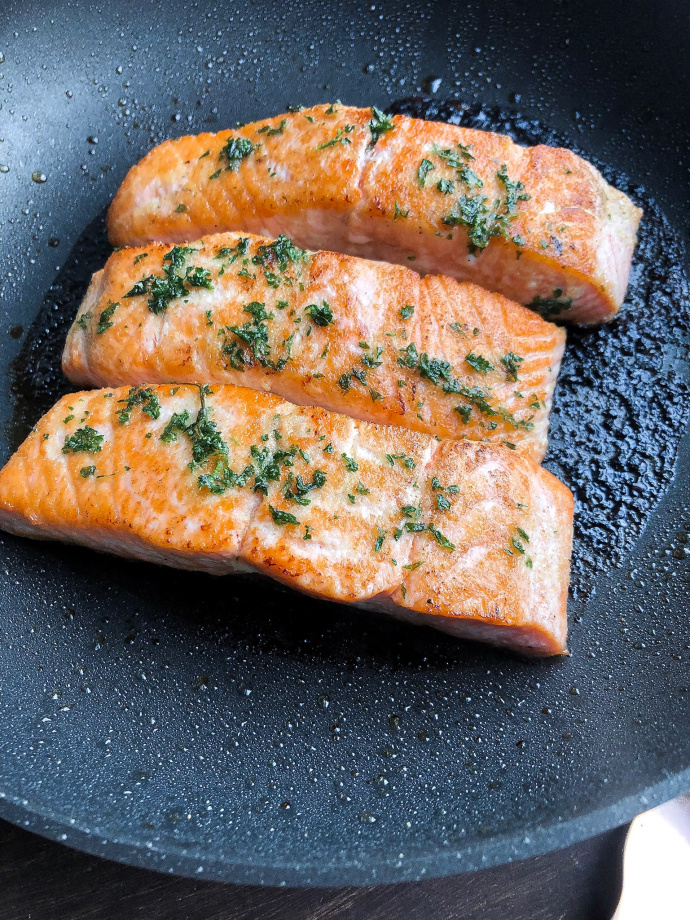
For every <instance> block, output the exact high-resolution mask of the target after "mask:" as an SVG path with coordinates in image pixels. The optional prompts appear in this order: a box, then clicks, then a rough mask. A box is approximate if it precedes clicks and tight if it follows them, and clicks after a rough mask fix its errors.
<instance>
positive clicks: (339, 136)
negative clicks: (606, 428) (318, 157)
mask: <svg viewBox="0 0 690 920" xmlns="http://www.w3.org/2000/svg"><path fill="white" fill-rule="evenodd" d="M326 114H328V113H326ZM354 130H355V126H354V125H345V127H344V128H338V130H337V131H336V132H335V136H334V137H332V138H331V139H330V141H324V143H323V144H318V145H317V147H316V149H317V150H326V148H327V147H335V145H336V144H351V143H352V141H351V140H350V138H349V137H348V136H347V135H348V134H351V133H352V132H353V131H354Z"/></svg>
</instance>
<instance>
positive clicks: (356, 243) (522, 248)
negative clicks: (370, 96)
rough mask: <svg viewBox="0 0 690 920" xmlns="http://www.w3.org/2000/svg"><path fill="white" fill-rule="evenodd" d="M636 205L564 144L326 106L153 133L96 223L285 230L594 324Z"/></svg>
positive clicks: (124, 240) (118, 229)
mask: <svg viewBox="0 0 690 920" xmlns="http://www.w3.org/2000/svg"><path fill="white" fill-rule="evenodd" d="M641 216H642V212H641V211H640V209H639V208H637V207H635V205H633V204H632V202H631V201H630V200H629V199H628V198H627V197H626V196H625V195H624V194H623V193H622V192H619V191H617V190H616V189H615V188H613V187H612V186H610V185H608V184H607V183H606V182H605V180H604V179H603V177H602V176H601V174H600V173H599V172H598V171H597V170H596V169H595V168H594V167H593V166H591V165H590V164H589V163H587V162H586V161H585V160H583V159H581V158H580V157H578V156H576V155H575V154H574V153H572V152H570V151H569V150H565V149H555V148H552V147H545V146H538V147H531V148H526V147H520V146H518V145H517V144H515V143H513V141H511V140H510V139H509V138H507V137H504V136H502V135H498V134H490V133H487V132H483V131H475V130H471V129H469V128H460V127H457V126H455V125H448V124H440V123H438V122H431V121H421V120H419V119H414V118H408V117H406V116H403V115H396V116H394V117H392V118H390V119H389V118H387V117H386V116H385V115H384V114H383V113H382V112H380V111H379V110H378V109H375V108H374V109H371V110H370V109H357V108H351V107H349V106H344V105H341V104H336V105H330V106H326V105H319V106H314V107H313V108H310V109H304V110H302V111H299V112H292V113H290V114H287V115H279V116H278V117H276V118H270V119H267V120H264V121H260V122H254V123H252V124H249V125H245V126H244V127H241V128H237V129H232V130H227V131H221V132H219V133H218V134H200V135H198V136H196V137H181V138H178V139H176V140H168V141H165V142H164V143H162V144H160V145H159V146H157V147H155V148H154V149H153V150H151V151H150V152H149V153H148V154H147V155H146V156H145V157H144V159H143V160H142V161H141V162H140V163H139V164H137V165H136V166H134V167H133V168H132V169H131V170H130V171H129V173H128V175H127V177H126V178H125V181H124V182H123V184H122V186H121V188H120V190H119V191H118V193H117V195H116V197H115V200H114V201H113V203H112V205H111V207H110V212H109V214H108V231H109V234H110V239H111V241H112V243H113V244H114V245H116V246H121V245H143V244H146V243H149V242H152V241H162V242H168V243H178V242H181V241H184V240H190V239H198V238H199V237H201V236H204V235H206V234H210V233H216V232H219V231H226V230H245V231H250V232H252V233H257V234H261V235H265V236H270V237H276V236H278V235H279V234H281V233H283V234H286V235H287V236H289V237H290V238H292V239H294V240H295V241H296V243H297V244H298V245H299V246H302V247H305V248H307V249H314V250H318V249H323V248H327V249H332V250H336V251H339V252H347V253H350V254H352V255H356V256H364V257H367V258H373V259H381V260H383V261H387V262H394V263H400V264H403V265H410V264H411V265H412V266H413V267H414V268H415V269H416V270H417V271H419V272H420V273H422V274H427V273H438V274H445V275H452V276H453V277H455V278H457V279H458V280H460V281H472V282H474V283H476V284H479V285H481V286H482V287H485V288H487V289H489V290H492V291H497V292H498V293H501V294H504V295H505V296H506V297H509V298H510V299H511V300H515V301H517V302H518V303H522V304H528V305H530V306H531V307H533V308H535V309H537V310H538V311H540V312H542V313H543V314H545V315H548V316H558V317H559V318H563V319H568V320H572V321H574V322H580V323H599V322H605V321H607V320H610V319H612V318H613V316H615V314H616V312H617V311H618V309H619V307H620V305H621V303H622V301H623V297H624V295H625V290H626V286H627V283H628V275H629V271H630V262H631V257H632V252H633V249H634V247H635V242H636V232H637V226H638V224H639V221H640V218H641Z"/></svg>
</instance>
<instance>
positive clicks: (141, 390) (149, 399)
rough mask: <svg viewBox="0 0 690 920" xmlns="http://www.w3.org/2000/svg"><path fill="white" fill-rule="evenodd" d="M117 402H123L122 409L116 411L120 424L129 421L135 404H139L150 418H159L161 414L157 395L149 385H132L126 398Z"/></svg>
mask: <svg viewBox="0 0 690 920" xmlns="http://www.w3.org/2000/svg"><path fill="white" fill-rule="evenodd" d="M118 402H121V403H124V404H125V407H124V409H119V410H118V412H117V415H118V418H119V421H120V424H121V425H126V424H127V423H128V422H129V420H130V418H131V417H132V412H133V411H134V409H135V408H136V406H141V411H142V412H143V413H144V414H145V415H148V416H149V418H152V419H157V418H159V417H160V414H161V407H160V403H159V401H158V396H157V395H156V394H155V392H154V391H153V390H152V389H151V388H150V387H132V389H131V390H130V391H129V394H128V396H127V398H126V399H120V400H118Z"/></svg>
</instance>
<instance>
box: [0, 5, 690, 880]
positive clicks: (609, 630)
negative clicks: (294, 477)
mask: <svg viewBox="0 0 690 920" xmlns="http://www.w3.org/2000/svg"><path fill="white" fill-rule="evenodd" d="M411 7H416V8H415V9H412V8H411ZM400 8H401V9H400V10H397V9H396V5H395V4H391V3H379V2H377V3H376V4H375V7H374V4H371V5H366V6H364V5H362V4H359V3H354V2H340V3H328V4H322V3H317V2H302V3H293V2H289V0H283V2H281V3H265V4H258V3H249V2H246V0H243V2H238V3H230V2H225V3H223V2H218V0H214V2H206V0H202V2H199V3H195V4H184V5H182V4H177V3H175V2H173V0H165V2H157V3H151V2H148V3H147V2H136V3H134V2H127V0H109V2H108V3H106V4H102V5H95V6H90V5H88V4H87V3H82V2H73V3H71V4H69V5H67V4H60V3H58V2H54V3H47V2H45V0H22V2H18V0H17V2H7V0H5V2H4V3H2V4H0V52H1V53H2V58H0V61H1V63H0V138H2V141H0V164H2V167H1V171H0V254H1V256H2V258H1V260H0V278H1V279H2V284H3V287H2V291H1V293H0V302H1V307H2V311H1V314H0V315H1V317H2V319H1V324H0V333H1V332H2V328H4V333H2V334H0V365H1V366H2V367H3V369H4V370H5V371H6V376H5V377H4V378H3V381H4V382H3V384H2V396H3V398H2V399H0V416H1V417H0V422H1V423H2V425H3V426H4V427H3V428H2V431H3V435H2V454H3V458H4V457H5V456H7V455H8V453H9V451H10V449H11V448H12V447H13V446H14V445H15V444H16V443H17V441H18V439H20V438H21V437H22V436H23V435H24V434H25V433H26V431H27V428H28V426H30V425H31V424H32V423H33V422H34V421H35V419H36V418H37V417H38V415H39V414H40V412H41V411H43V410H44V409H46V408H47V407H48V406H49V405H50V403H51V402H52V401H53V400H54V399H55V398H56V396H57V395H58V394H59V393H60V392H62V391H63V390H64V389H65V388H66V382H65V381H64V380H63V379H62V377H61V375H60V372H59V354H60V351H61V348H62V341H63V337H64V332H65V330H66V328H67V325H68V324H69V322H70V320H71V318H72V316H73V314H74V312H75V310H76V307H77V303H78V300H79V297H80V296H81V294H82V293H83V291H84V288H85V285H86V282H87V280H88V277H89V275H90V273H91V272H92V271H94V270H95V269H96V268H98V267H100V265H101V264H102V262H103V261H104V259H105V257H106V254H107V252H108V246H107V242H106V239H105V233H104V230H103V221H102V217H103V210H104V208H105V206H106V205H107V203H108V201H109V200H110V198H111V196H112V195H113V193H114V191H115V189H116V188H117V186H118V184H119V182H120V180H121V179H122V178H123V176H124V174H125V172H126V170H127V168H128V167H129V166H130V165H131V164H132V163H133V162H135V161H136V160H137V159H139V157H140V156H141V155H142V154H143V153H144V152H145V151H146V150H147V149H149V147H150V146H151V145H152V143H154V142H157V141H159V140H161V139H163V138H164V137H168V136H174V135H178V134H181V133H185V132H198V131H202V130H216V129H220V128H222V127H226V126H229V125H232V124H233V123H234V122H235V121H236V120H240V121H249V120H254V119H257V118H260V117H263V116H265V115H269V114H275V113H278V112H282V111H284V110H285V108H286V106H287V105H288V104H291V103H292V104H294V103H297V102H303V103H306V104H311V103H314V102H319V101H324V100H333V99H335V98H342V99H343V101H345V102H348V103H354V104H361V105H369V104H372V103H374V104H378V105H381V106H388V107H391V106H393V104H394V102H395V100H400V99H402V98H403V97H410V96H419V94H420V93H422V94H423V93H426V94H427V96H426V97H425V98H426V99H427V100H428V99H429V98H431V100H432V101H431V103H428V101H427V102H425V101H424V99H421V101H420V99H419V98H418V99H417V100H416V101H413V102H408V103H405V104H404V105H403V106H400V105H398V106H397V108H398V110H401V109H402V110H405V111H409V112H413V113H416V114H422V115H423V114H428V115H429V116H430V117H435V118H450V119H454V120H456V121H460V122H462V123H465V124H472V125H477V126H479V127H487V128H490V129H493V130H505V131H508V132H510V133H512V134H513V136H515V137H516V138H517V139H518V140H519V141H521V142H524V143H537V142H538V141H540V140H546V141H547V142H550V143H567V144H569V145H570V146H573V147H575V148H576V149H578V150H579V151H580V152H583V153H584V154H585V155H586V156H588V157H589V158H590V159H592V160H594V161H595V162H596V163H597V164H599V165H600V166H602V167H605V168H606V174H607V177H608V178H610V179H611V180H613V181H615V182H616V183H617V184H618V185H619V186H620V187H621V188H623V189H624V190H626V191H627V192H628V193H629V194H631V195H632V196H633V197H634V198H635V199H636V200H637V201H638V202H641V203H642V204H643V206H644V207H645V210H646V216H645V219H644V221H643V225H642V232H641V242H640V247H639V250H638V254H637V256H636V262H635V269H634V275H633V285H632V288H631V294H630V297H629V300H628V303H627V305H626V307H625V308H624V311H623V314H622V315H621V317H620V318H619V319H618V320H617V321H616V323H615V324H614V325H612V326H611V327H609V328H606V329H601V330H593V331H589V332H578V331H573V332H572V333H571V335H570V344H569V346H568V354H567V357H566V361H565V364H564V367H563V371H562V375H561V381H560V383H559V389H558V395H557V399H556V406H555V408H554V414H553V436H552V446H551V449H550V452H549V456H548V458H547V465H548V466H549V467H550V468H551V469H552V470H554V471H555V472H556V473H558V474H559V475H560V476H561V477H562V478H563V479H564V480H565V481H566V482H567V483H568V484H569V485H570V486H571V487H572V488H573V490H574V491H575V494H576V498H577V514H578V518H577V529H576V545H575V561H574V569H573V592H572V598H571V604H570V622H571V641H570V645H571V650H572V657H571V658H569V659H563V660H558V661H548V662H541V663H539V662H533V661H531V662H526V661H523V660H520V659H518V658H515V657H511V656H509V655H506V654H501V653H499V652H495V651H492V650H489V649H486V648H483V647H479V646H473V645H470V644H464V643H461V642H459V641H454V640H452V639H450V638H448V637H444V636H442V635H437V634H435V633H432V632H431V631H426V630H422V629H417V628H414V627H409V626H405V625H402V624H398V623H392V622H386V621H383V620H376V619H374V618H371V617H367V616H365V615H362V614H360V613H355V612H350V611H348V610H345V609H343V608H339V607H335V606H331V605H328V604H325V603H318V602H315V601H312V600H307V599H305V598H304V597H300V596H298V595H295V594H291V593H289V592H287V591H285V590H283V589H281V588H280V587H279V586H276V585H274V584H273V585H272V584H269V583H264V582H260V581H258V580H252V579H249V578H226V579H215V580H214V579H213V578H211V577H205V576H201V575H190V574H185V573H180V572H175V571H170V570H163V569H158V568H154V567H152V566H147V565H144V564H138V563H128V562H124V561H121V560H117V559H111V558H108V557H105V556H99V555H97V554H95V553H90V552H87V551H85V550H80V549H74V548H68V547H63V546H59V545H55V544H44V545H42V544H36V543H31V542H29V541H25V540H20V539H15V538H11V537H9V536H3V537H2V540H0V814H2V815H3V816H4V817H7V818H9V819H10V820H13V821H16V822H17V823H21V824H22V825H25V826H27V827H30V828H31V829H33V830H35V831H38V832H39V833H42V834H45V835H47V836H50V837H53V838H55V839H59V840H63V841H65V842H66V843H68V844H70V845H72V846H76V847H79V848H82V849H84V850H88V851H90V852H93V853H99V854H102V855H105V856H109V857H112V858H116V859H121V860H124V861H127V862H131V863H136V864H139V865H145V866H149V867H154V868H159V869H162V870H164V871H170V872H181V873H186V874H190V875H196V874H197V873H198V874H199V875H200V876H201V877H210V878H218V879H226V880H229V881H235V882H245V881H246V882H265V883H272V884H276V883H288V884H308V883H309V884H351V883H364V882H367V883H369V882H376V881H391V880H398V879H413V878H419V877H421V876H423V875H440V874H443V873H452V872H458V871H463V870H469V869H474V868H477V867H480V866H484V865H489V864H491V863H497V862H500V861H505V860H509V859H515V858H520V857H524V856H527V855H530V854H533V853H536V852H540V851H544V850H546V849H548V848H551V847H557V846H563V845H565V844H567V843H570V842H572V841H574V840H576V839H578V838H582V837H584V836H586V835H588V834H593V833H595V832H597V831H600V830H602V829H604V828H607V827H611V826H613V825H615V824H617V823H621V822H623V821H624V820H626V819H628V818H629V817H630V816H631V815H633V814H634V813H635V812H637V811H639V810H642V809H643V808H645V807H647V806H651V805H653V804H654V803H656V802H659V801H661V800H662V799H665V798H669V797H671V796H673V795H674V794H676V793H679V792H680V791H682V790H683V789H686V788H688V787H690V732H689V731H688V725H689V724H690V719H689V717H690V689H689V688H690V678H689V676H688V660H690V629H689V627H688V613H689V612H690V602H689V599H688V582H689V580H690V562H689V559H688V555H689V552H688V547H689V546H690V542H689V541H690V476H689V475H688V469H689V463H690V441H689V439H688V438H687V437H686V436H685V435H684V430H685V426H686V423H687V407H688V404H689V399H688V392H689V390H688V365H687V344H688V339H687V329H688V321H687V306H688V288H687V284H686V280H685V276H684V274H683V272H684V270H685V268H686V266H687V262H686V259H685V256H684V254H683V249H682V236H683V235H685V234H686V232H687V214H688V211H689V208H690V185H689V184H688V181H687V180H688V175H687V156H688V155H687V150H688V136H689V128H690V125H689V123H688V110H689V107H690V74H689V73H688V63H687V61H688V57H687V48H688V40H689V39H690V27H689V23H688V16H687V12H683V7H682V5H678V4H672V3H664V2H658V0H657V2H655V3H654V4H652V3H637V4H634V5H631V4H630V3H612V4H601V3H600V2H597V3H582V2H581V3H577V4H575V3H573V4H570V3H565V2H563V3H554V2H553V0H549V2H546V3H536V4H535V3H532V4H515V3H511V4H505V5H503V4H497V3H486V2H483V3H478V4H476V5H470V6H465V5H460V4H458V5H451V4H445V3H428V4H409V5H408V4H406V5H403V4H400ZM439 81H440V82H439ZM429 94H431V96H429ZM446 97H448V98H450V97H452V98H453V99H459V100H462V101H464V102H465V103H466V104H465V105H459V104H455V105H442V104H437V103H436V102H435V101H433V100H435V99H441V98H446ZM517 111H519V112H521V113H523V115H524V117H522V116H519V115H517V114H516V112H517ZM544 126H549V127H548V129H547V128H545V127H544ZM6 167H9V171H6ZM32 175H33V178H32ZM43 176H45V177H46V181H45V182H44V181H42V180H43ZM662 213H664V214H665V215H666V217H667V218H668V221H666V220H665V219H664V218H663V217H662V216H661V215H662Z"/></svg>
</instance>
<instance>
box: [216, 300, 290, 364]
mask: <svg viewBox="0 0 690 920" xmlns="http://www.w3.org/2000/svg"><path fill="white" fill-rule="evenodd" d="M243 311H244V312H245V313H249V314H250V315H251V316H252V317H253V319H252V320H248V321H247V322H246V323H243V324H242V325H241V326H226V327H225V329H224V330H223V332H224V333H225V334H227V333H232V334H233V335H234V336H236V337H237V339H238V340H239V341H237V340H235V339H233V340H230V341H226V343H225V345H224V346H223V349H222V354H223V355H224V356H225V357H227V358H228V361H229V364H230V367H231V368H232V369H233V370H236V371H244V369H245V367H253V366H254V363H255V362H258V363H259V364H260V365H261V366H262V367H270V368H271V369H272V370H275V371H282V369H283V368H284V367H285V365H286V364H287V363H288V361H290V347H291V345H292V336H290V337H289V338H288V339H286V340H285V341H284V342H283V347H284V348H285V350H286V357H282V358H279V359H278V360H277V361H273V359H272V358H271V357H270V352H271V348H270V345H269V341H268V326H267V324H266V321H267V320H272V319H273V313H268V312H267V311H266V307H265V304H263V303H260V302H259V301H253V302H252V303H248V304H247V305H246V306H245V307H244V308H243ZM242 343H243V344H244V345H246V346H247V347H246V348H244V347H243V345H242Z"/></svg>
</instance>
